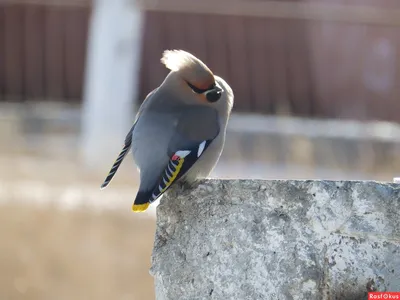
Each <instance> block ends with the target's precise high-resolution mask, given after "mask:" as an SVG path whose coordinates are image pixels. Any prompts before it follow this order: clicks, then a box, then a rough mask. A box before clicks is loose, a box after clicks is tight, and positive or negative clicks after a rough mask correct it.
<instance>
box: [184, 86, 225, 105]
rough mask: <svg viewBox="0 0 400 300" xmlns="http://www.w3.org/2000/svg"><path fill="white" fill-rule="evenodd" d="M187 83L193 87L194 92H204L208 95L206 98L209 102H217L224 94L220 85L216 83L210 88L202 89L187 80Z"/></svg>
mask: <svg viewBox="0 0 400 300" xmlns="http://www.w3.org/2000/svg"><path fill="white" fill-rule="evenodd" d="M186 83H187V85H188V86H189V87H190V88H191V89H192V91H193V92H194V93H196V94H204V95H205V96H206V99H207V101H208V102H211V103H214V102H217V101H218V100H219V99H220V98H221V96H222V92H223V90H222V89H221V88H220V87H218V86H216V85H215V84H213V85H212V86H210V87H209V88H208V89H204V90H202V89H199V88H197V87H195V86H194V85H192V84H191V83H190V82H187V81H186Z"/></svg>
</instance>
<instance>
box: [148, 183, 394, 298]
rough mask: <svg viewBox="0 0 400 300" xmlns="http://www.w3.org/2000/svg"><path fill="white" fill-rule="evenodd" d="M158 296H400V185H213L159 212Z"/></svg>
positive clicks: (180, 194) (182, 194) (166, 202)
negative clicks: (396, 293) (380, 293)
mask: <svg viewBox="0 0 400 300" xmlns="http://www.w3.org/2000/svg"><path fill="white" fill-rule="evenodd" d="M151 274H152V275H153V276H154V278H155V286H156V299H157V300H195V299H196V300H197V299H221V300H222V299H224V300H226V299H241V300H242V299H243V300H245V299H252V300H253V299H260V300H261V299H263V300H265V299H282V300H283V299H285V300H286V299H295V300H300V299H307V300H313V299H323V300H328V299H340V300H350V299H357V300H358V299H360V300H361V299H363V300H364V299H366V297H367V292H368V291H400V185H399V184H395V183H379V182H360V181H347V182H346V181H337V182H335V181H262V180H205V181H202V182H201V183H200V185H199V186H198V187H197V188H195V189H192V190H191V191H182V190H180V189H179V188H176V189H174V190H171V192H169V193H168V195H166V196H165V197H164V199H162V200H161V202H160V205H159V206H158V208H157V229H156V236H155V243H154V248H153V255H152V268H151Z"/></svg>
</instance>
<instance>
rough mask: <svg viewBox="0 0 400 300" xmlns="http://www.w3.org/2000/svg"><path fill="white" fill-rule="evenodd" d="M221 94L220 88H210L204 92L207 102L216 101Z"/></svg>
mask: <svg viewBox="0 0 400 300" xmlns="http://www.w3.org/2000/svg"><path fill="white" fill-rule="evenodd" d="M221 95H222V90H220V89H215V90H211V91H209V92H207V93H206V99H207V101H208V102H212V103H214V102H217V101H218V100H219V99H220V98H221Z"/></svg>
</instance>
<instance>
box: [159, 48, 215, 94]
mask: <svg viewBox="0 0 400 300" xmlns="http://www.w3.org/2000/svg"><path fill="white" fill-rule="evenodd" d="M161 62H162V63H163V64H164V65H165V66H166V67H167V68H168V69H170V70H171V71H174V72H179V73H180V74H181V76H182V77H183V79H185V80H186V81H188V82H190V83H191V84H193V85H195V86H196V87H197V88H199V89H204V88H208V87H209V86H211V85H212V84H214V82H215V79H214V74H213V73H212V72H211V70H210V69H209V68H208V67H207V66H206V64H205V63H203V62H202V61H201V60H200V59H198V58H197V57H195V56H194V55H192V54H190V53H188V52H186V51H183V50H166V51H164V53H163V56H162V58H161Z"/></svg>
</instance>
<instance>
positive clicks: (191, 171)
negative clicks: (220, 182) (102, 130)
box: [101, 50, 234, 212]
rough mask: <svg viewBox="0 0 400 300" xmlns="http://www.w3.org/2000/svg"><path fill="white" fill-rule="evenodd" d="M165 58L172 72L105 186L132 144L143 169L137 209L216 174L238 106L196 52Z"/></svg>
mask: <svg viewBox="0 0 400 300" xmlns="http://www.w3.org/2000/svg"><path fill="white" fill-rule="evenodd" d="M161 62H162V63H163V64H164V65H165V66H166V67H167V68H168V69H169V70H170V73H169V74H168V75H167V77H166V78H165V80H164V81H163V82H162V84H161V85H160V86H159V87H158V88H156V89H154V90H153V91H152V92H151V93H150V94H149V95H148V96H147V97H146V99H145V100H144V102H143V103H142V105H141V106H140V108H139V111H138V113H137V116H136V119H135V122H134V124H133V126H132V128H131V130H130V131H129V132H128V134H127V136H126V139H125V144H124V147H123V149H122V151H121V152H120V154H119V156H118V158H117V160H116V161H115V163H114V165H113V166H112V168H111V170H110V172H109V174H108V176H107V178H106V179H105V181H104V183H103V184H102V186H101V188H102V189H103V188H105V187H106V186H107V185H108V184H109V183H110V181H111V180H112V178H113V176H114V175H115V173H116V172H117V170H118V167H119V166H120V164H121V162H122V161H123V159H124V158H125V156H126V154H127V153H128V152H129V150H130V148H131V147H132V153H133V158H134V161H135V163H136V165H137V167H138V169H139V172H140V187H139V191H138V193H137V195H136V199H135V201H134V203H133V205H132V210H133V211H135V212H140V211H145V210H146V209H147V208H148V206H149V205H150V203H152V202H154V201H155V200H157V199H158V198H160V196H161V195H162V194H163V193H164V192H165V191H167V190H168V189H169V188H170V187H171V185H173V184H175V183H177V182H180V183H182V184H186V183H188V184H191V183H193V182H195V181H196V180H198V179H200V178H205V177H207V176H208V175H209V174H210V173H211V171H212V170H213V168H214V166H215V165H216V163H217V161H218V159H219V157H220V155H221V152H222V149H223V146H224V142H225V133H226V126H227V122H228V118H229V116H230V113H231V110H232V106H233V98H234V96H233V92H232V89H231V88H230V87H229V85H228V84H227V83H226V82H225V81H224V80H223V79H222V78H220V77H218V76H216V75H214V74H213V73H212V72H211V70H210V69H209V68H208V67H207V66H206V65H205V64H204V63H203V62H202V61H200V60H199V59H198V58H196V57H195V56H193V55H192V54H190V53H188V52H185V51H183V50H167V51H164V53H163V56H162V58H161Z"/></svg>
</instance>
